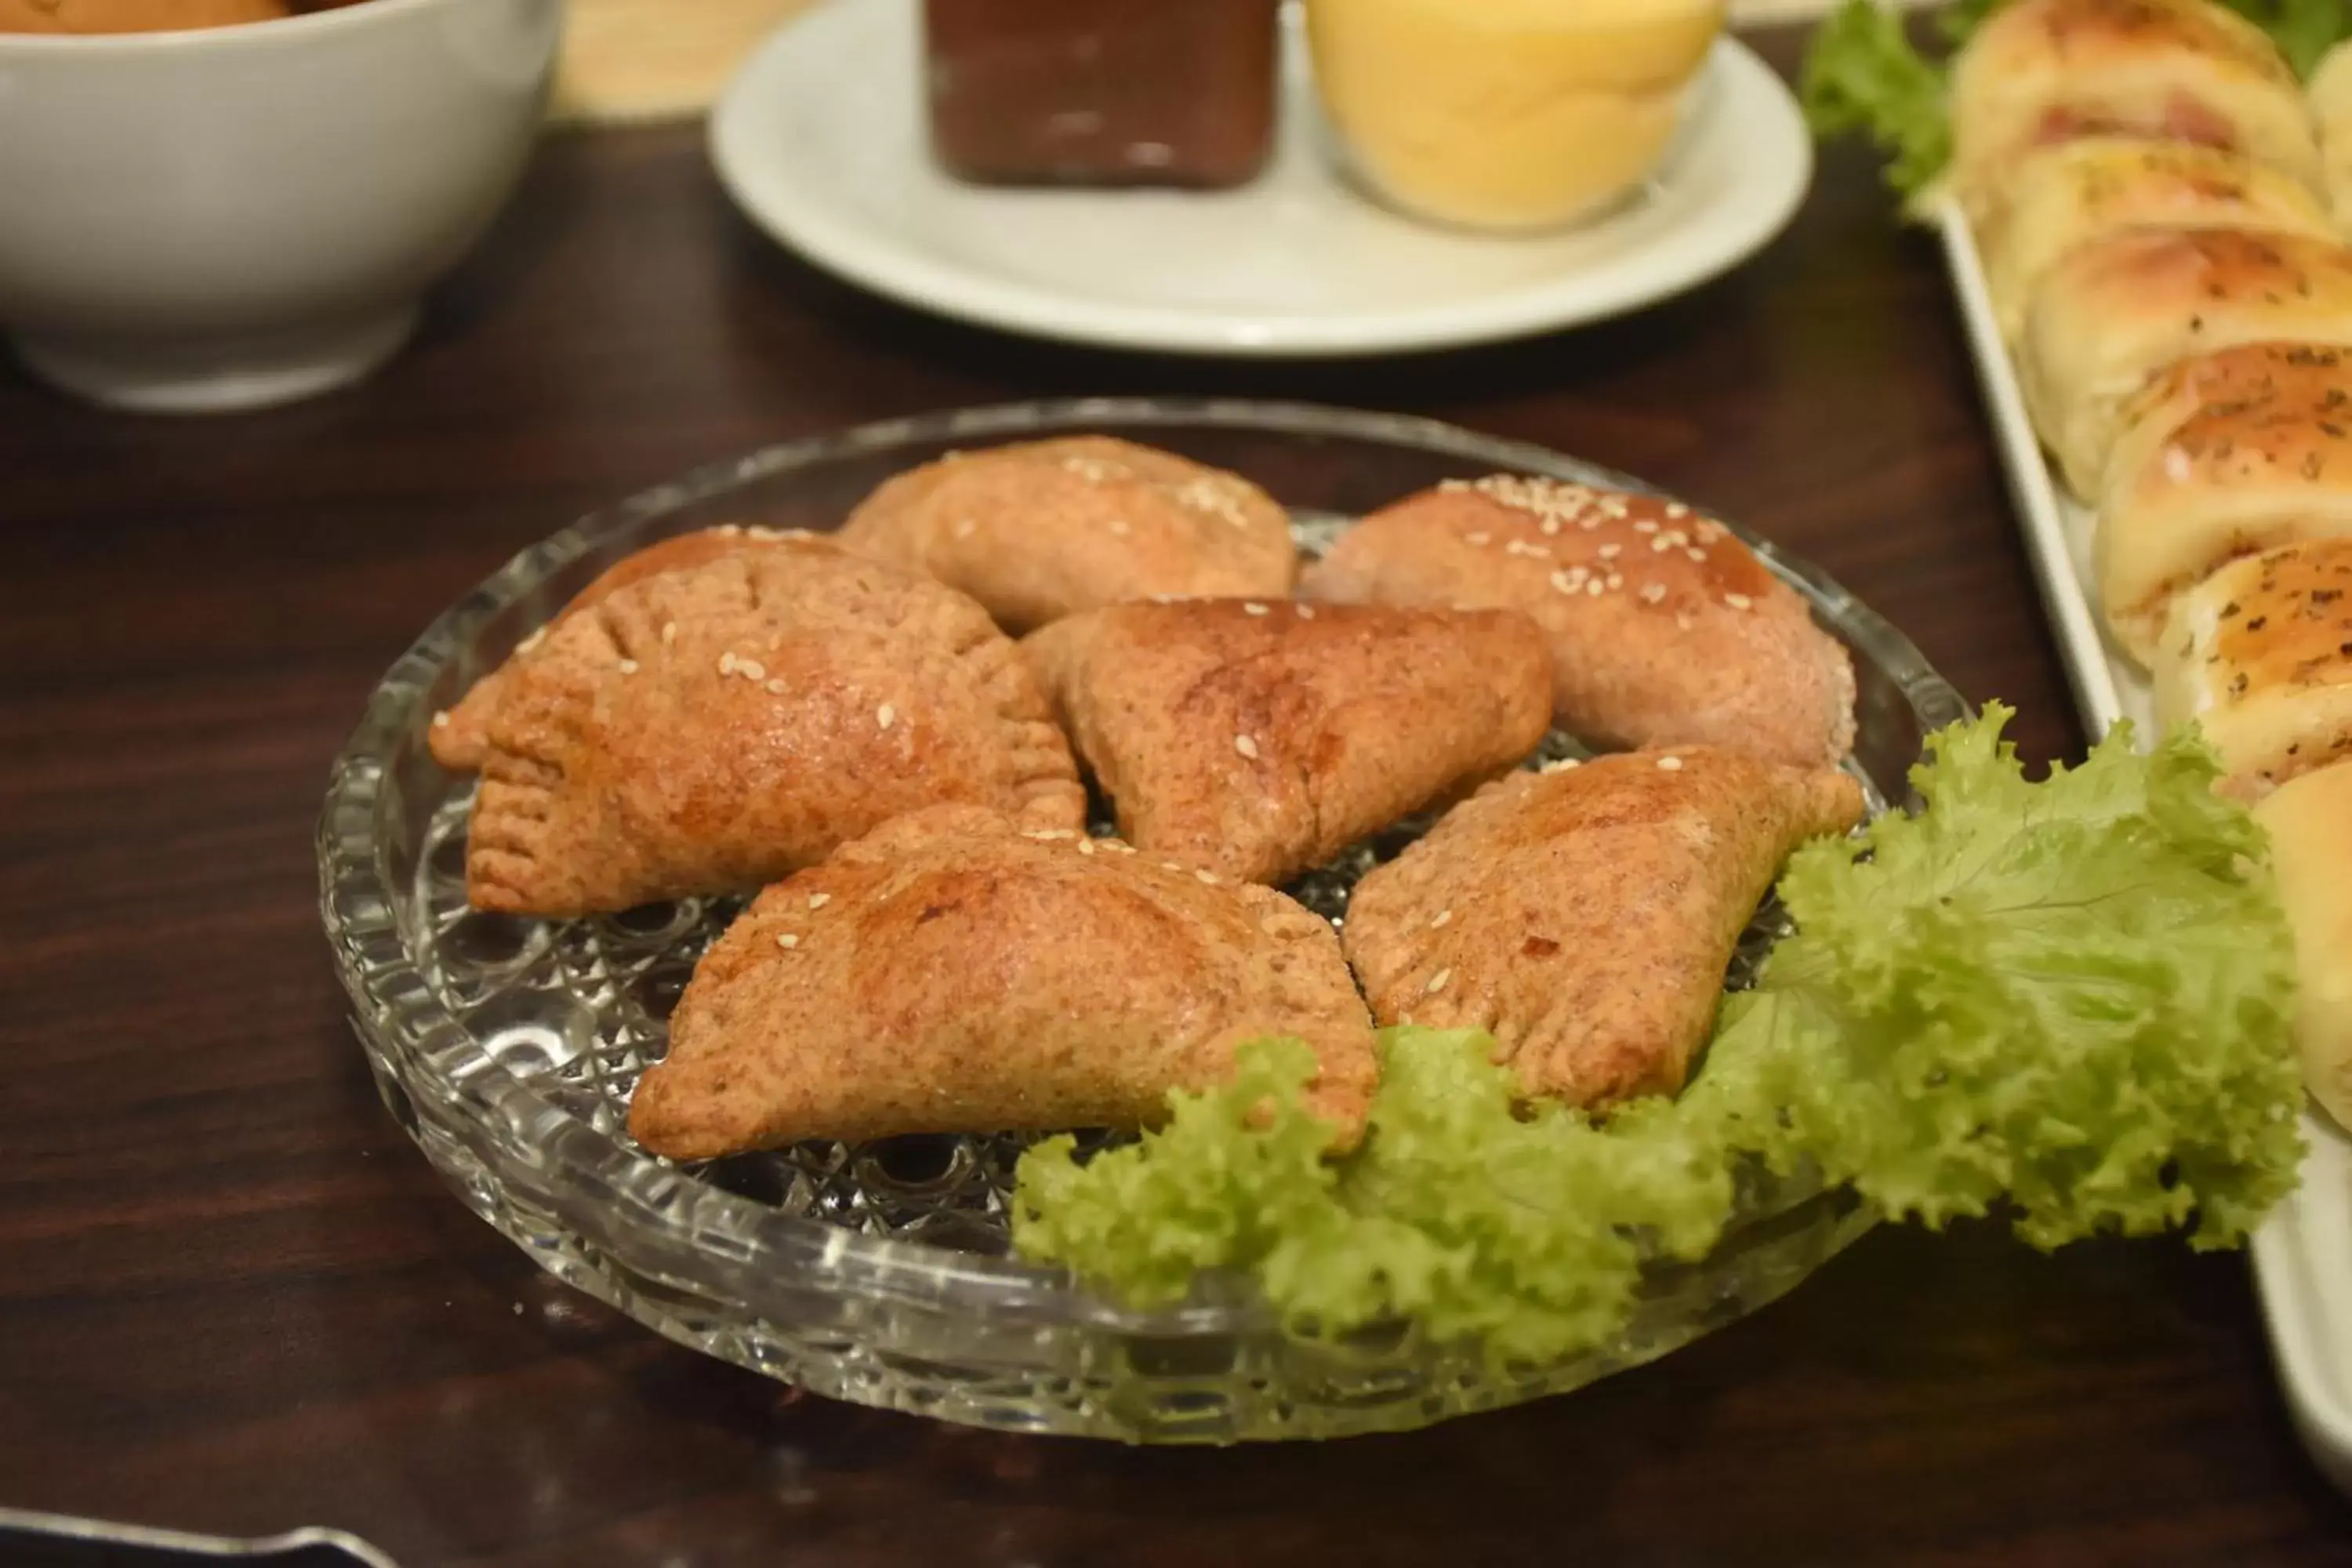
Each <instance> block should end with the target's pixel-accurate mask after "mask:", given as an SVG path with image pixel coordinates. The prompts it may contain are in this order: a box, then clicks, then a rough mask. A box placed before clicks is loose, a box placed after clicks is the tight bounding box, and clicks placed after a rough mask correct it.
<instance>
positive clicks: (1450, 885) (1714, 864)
mask: <svg viewBox="0 0 2352 1568" xmlns="http://www.w3.org/2000/svg"><path fill="white" fill-rule="evenodd" d="M1862 812H1863V798H1862V788H1861V786H1860V785H1859V784H1856V783H1855V782H1854V781H1853V779H1852V778H1850V777H1848V776H1847V775H1846V774H1844V773H1838V772H1835V771H1833V770H1832V769H1829V768H1820V767H1814V768H1791V767H1783V766H1780V765H1779V764H1777V763H1767V762H1763V761H1760V760H1759V759H1757V758H1755V757H1750V756H1747V755H1743V754H1742V753H1740V752H1730V751H1724V750H1719V749H1708V748H1685V749H1681V750H1675V751H1668V752H1620V753H1618V754H1617V755H1614V756H1608V757H1601V758H1599V759H1596V760H1595V761H1593V762H1590V763H1584V764H1583V765H1581V766H1572V765H1571V766H1563V767H1555V768H1554V769H1553V770H1551V771H1548V772H1545V773H1515V774H1513V775H1512V776H1511V777H1509V778H1507V779H1505V780H1503V781H1502V782H1501V783H1499V784H1490V785H1488V786H1487V787H1486V789H1484V790H1482V791H1480V792H1479V793H1478V794H1477V795H1475V796H1473V797H1472V798H1471V799H1469V800H1467V801H1465V802H1464V803H1463V804H1462V805H1458V806H1455V807H1454V809H1453V810H1452V811H1451V812H1449V813H1447V814H1446V816H1445V818H1444V821H1442V822H1440V823H1439V824H1438V825H1437V826H1436V828H1435V829H1434V830H1433V832H1431V833H1430V834H1429V835H1428V836H1427V837H1424V838H1423V839H1421V840H1420V841H1419V842H1418V843H1415V844H1413V845H1412V846H1410V847H1407V848H1406V849H1405V851H1404V853H1403V854H1402V855H1400V856H1399V857H1397V858H1396V859H1394V860H1391V861H1390V862H1389V863H1388V864H1387V865H1385V866H1382V867H1381V868H1378V869H1376V870H1374V871H1372V872H1371V873H1370V874H1369V875H1367V876H1366V877H1365V878H1364V879H1363V880H1362V881H1361V882H1360V883H1358V884H1357V886H1356V890H1355V894H1354V896H1353V897H1352V898H1351V899H1350V900H1349V905H1348V919H1347V922H1346V930H1345V932H1344V934H1343V941H1344V942H1345V943H1346V947H1347V952H1348V960H1349V963H1352V964H1354V965H1355V969H1356V974H1357V976H1358V978H1359V979H1360V980H1361V981H1362V982H1363V985H1364V994H1366V995H1367V996H1368V997H1370V999H1371V1004H1372V1014H1373V1016H1375V1017H1376V1018H1378V1019H1379V1020H1380V1021H1381V1023H1382V1024H1384V1025H1387V1024H1405V1023H1411V1024H1422V1025H1428V1026H1435V1027H1439V1028H1462V1029H1469V1028H1478V1029H1486V1030H1490V1031H1492V1033H1493V1034H1494V1036H1495V1038H1496V1041H1497V1042H1498V1043H1499V1045H1500V1047H1501V1050H1500V1053H1499V1056H1498V1058H1497V1059H1498V1060H1501V1061H1504V1062H1506V1063H1507V1064H1508V1065H1509V1066H1510V1067H1511V1068H1512V1070H1513V1072H1514V1074H1515V1075H1516V1076H1517V1079H1518V1082H1519V1086H1520V1088H1521V1089H1523V1090H1524V1091H1525V1092H1526V1093H1527V1094H1528V1095H1530V1096H1538V1097H1550V1098H1553V1099H1558V1100H1567V1101H1569V1102H1570V1103H1571V1104H1576V1105H1598V1104H1602V1103H1608V1102H1613V1101H1616V1100H1624V1099H1627V1098H1630V1097H1633V1096H1635V1095H1643V1094H1653V1093H1658V1094H1663V1093H1671V1092H1673V1091H1674V1090H1675V1089H1678V1088H1680V1087H1681V1085H1682V1082H1683V1079H1684V1075H1685V1073H1686V1072H1687V1071H1688V1069H1689V1067H1690V1060H1691V1057H1692V1055H1693V1054H1694V1053H1695V1052H1696V1051H1697V1049H1698V1048H1699V1047H1700V1046H1701V1045H1703V1044H1704V1043H1705V1042H1706V1036H1707V1031H1708V1029H1709V1028H1710V1027H1711V1026H1713V1023H1714V1019H1715V1012H1716V1005H1717V1002H1718V1001H1719V1000H1720V999H1721V997H1722V994H1723V982H1724V975H1725V972H1726V970H1727V968H1728V967H1729V965H1730V963H1731V955H1732V951H1733V949H1734V948H1735V947H1736V946H1737V945H1738V941H1739V933H1740V932H1741V931H1743V930H1744V929H1746V927H1747V925H1748V921H1750V920H1751V919H1753V918H1754V916H1755V913H1756V907H1757V905H1758V904H1759V902H1760V901H1762V900H1763V897H1764V894H1765V892H1766V890H1767V889H1769V888H1770V887H1771V885H1772V882H1773V879H1775V878H1776V877H1778V876H1779V875H1780V866H1781V863H1782V862H1783V861H1785V860H1786V859H1787V858H1788V856H1789V852H1790V850H1791V849H1793V848H1795V847H1796V846H1797V845H1799V844H1801V843H1802V842H1803V841H1804V840H1806V839H1808V838H1811V837H1816V836H1818V835H1821V834H1825V833H1837V832H1842V831H1843V830H1844V829H1846V828H1848V827H1851V826H1853V824H1854V823H1856V822H1857V821H1859V820H1861V817H1862Z"/></svg>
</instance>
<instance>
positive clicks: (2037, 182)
mask: <svg viewBox="0 0 2352 1568" xmlns="http://www.w3.org/2000/svg"><path fill="white" fill-rule="evenodd" d="M2008 189H2009V199H2008V200H2007V201H2006V202H2004V203H2003V204H2002V205H2001V206H2000V209H1999V210H1998V211H1997V212H1996V213H1995V214H1993V215H1991V216H1988V217H1987V218H1986V219H1985V221H1984V222H1983V223H1982V224H1981V225H1980V226H1979V227H1978V230H1977V239H1978V242H1979V246H1980V247H1981V248H1982V250H1983V254H1984V262H1985V284H1986V287H1987V289H1989V290H1990V293H1991V295H1992V303H1993V314H1994V317H1995V319H1996V320H1997V321H1999V323H2000V331H2001V336H2002V337H2003V338H2005V339H2007V340H2009V341H2011V342H2015V341H2016V338H2017V334H2018V331H2019V330H2020V329H2021V327H2022V326H2023V325H2024V324H2025V310H2026V302H2027V300H2030V299H2031V298H2032V292H2033V289H2034V286H2035V285H2036V284H2038V283H2040V282H2041V281H2042V276H2043V275H2044V274H2045V273H2047V272H2048V271H2049V270H2050V268H2052V267H2053V266H2055V265H2056V264H2057V263H2058V262H2059V261H2060V260H2062V259H2063V258H2065V257H2066V256H2067V255H2068V254H2069V253H2071V252H2073V251H2074V250H2077V249H2080V248H2081V247H2083V246H2084V245H2086V244H2088V243H2090V242H2091V241H2092V240H2095V239H2098V238H2101V237H2105V236H2106V235H2110V234H2119V233H2122V232H2123V231H2125V230H2126V229H2140V228H2169V229H2191V228H2235V229H2241V230H2244V231H2246V232H2249V233H2280V234H2302V235H2310V236H2313V237H2316V238H2320V239H2333V238H2335V237H2336V224H2335V219H2334V217H2333V216H2331V215H2330V214H2329V212H2328V210H2327V208H2326V205H2324V204H2323V203H2322V202H2321V201H2320V199H2319V198H2318V197H2317V196H2315V195H2313V194H2312V192H2311V191H2310V189H2309V188H2308V187H2307V186H2305V185H2304V184H2301V183H2299V182H2298V181H2295V180H2293V179H2290V178H2288V177H2287V176H2286V175H2284V174H2280V173H2279V172H2278V171H2277V170H2276V169H2273V168H2271V167H2270V166H2268V165H2267V164H2263V163H2256V162H2254V161H2253V160H2252V159H2251V158H2248V157H2246V156H2244V155H2243V154H2242V153H2223V152H2219V151H2216V150H2215V149H2213V148H2210V147H2200V146H2196V145H2193V144H2191V143H2188V142H2146V141H2139V140H2136V139H2132V138H2127V137H2115V136H2095V137H2089V138H2086V139H2084V140H2082V141H2077V142H2059V143H2057V144H2055V145H2053V146H2048V147H2043V148H2040V149H2038V150H2036V151H2034V152H2032V153H2028V154H2027V155H2026V156H2025V157H2024V158H2022V159H2021V160H2020V162H2019V163H2018V165H2017V168H2016V170H2015V172H2014V173H2013V174H2011V176H2010V184H2009V187H2008Z"/></svg>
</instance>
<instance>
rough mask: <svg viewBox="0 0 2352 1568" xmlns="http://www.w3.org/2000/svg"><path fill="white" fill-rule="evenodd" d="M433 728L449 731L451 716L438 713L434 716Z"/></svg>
mask: <svg viewBox="0 0 2352 1568" xmlns="http://www.w3.org/2000/svg"><path fill="white" fill-rule="evenodd" d="M433 727H434V728H435V729H436V730H446V729H447V728H448V727H449V715H448V714H446V713H436V714H435V715H433Z"/></svg>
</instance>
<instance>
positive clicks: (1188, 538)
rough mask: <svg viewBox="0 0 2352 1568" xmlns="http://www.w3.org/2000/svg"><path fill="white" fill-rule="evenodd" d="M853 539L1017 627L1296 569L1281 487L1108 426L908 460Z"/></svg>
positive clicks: (1202, 593)
mask: <svg viewBox="0 0 2352 1568" xmlns="http://www.w3.org/2000/svg"><path fill="white" fill-rule="evenodd" d="M841 542H842V543H843V544H844V545H845V546H846V547H848V548H849V549H851V550H855V551H857V552H859V553H861V554H865V555H870V556H872V557H874V558H875V559H876V560H877V561H887V562H889V563H891V564H893V565H896V566H903V567H906V568H907V569H908V570H910V571H916V572H927V573H929V574H930V575H932V576H934V577H936V578H938V579H939V580H940V582H942V583H945V584H948V585H949V586H950V587H951V588H959V589H961V590H962V591H963V592H964V593H967V594H969V595H971V596H972V597H973V598H975V599H978V600H979V601H980V602H981V603H982V605H985V606H986V607H987V609H988V613H989V614H990V615H992V616H995V617H996V619H997V622H998V624H999V625H1001V626H1003V627H1004V628H1005V629H1006V630H1007V631H1012V632H1024V631H1028V630H1030V629H1031V628H1033V627H1035V626H1044V625H1045V624H1046V623H1047V622H1049V621H1054V620H1058V619H1060V618H1061V617H1062V616H1069V615H1076V613H1077V612H1078V611H1080V610H1090V609H1093V608H1095V607H1096V606H1097V605H1115V604H1118V603H1121V602H1123V601H1125V600H1129V599H1144V598H1150V597H1151V596H1153V595H1163V594H1164V595H1180V596H1183V597H1202V598H1210V597H1216V596H1219V595H1236V596H1241V597H1248V596H1251V595H1256V596H1260V597H1266V598H1277V599H1278V598H1283V597H1286V596H1287V595H1289V593H1290V584H1291V582H1292V580H1293V579H1294V578H1295V577H1296V576H1297V572H1298V556H1297V550H1296V549H1295V548H1294V547H1293V546H1292V544H1291V542H1290V517H1289V514H1288V513H1287V512H1286V511H1284V510H1283V509H1282V506H1281V504H1280V503H1279V502H1277V501H1276V500H1275V499H1274V498H1273V497H1271V496H1269V495H1267V494H1266V493H1265V491H1264V490H1262V489H1258V488H1257V487H1256V486H1255V485H1253V484H1251V483H1250V482H1249V481H1248V480H1246V479H1242V478H1240V477H1239V476H1237V475H1234V474H1229V473H1226V472H1224V471H1223V470H1222V469H1218V468H1206V467H1204V466H1202V464H1199V463H1195V462H1193V461H1192V460H1191V459H1190V458H1180V457H1177V456H1176V455H1175V454H1174V453H1172V452H1162V451H1160V450H1157V449H1156V448H1154V447H1139V446H1137V445H1136V444H1135V443H1134V442H1132V441H1121V440H1118V439H1116V438H1115V437H1108V436H1070V437H1057V438H1055V439H1054V440H1050V441H1030V442H1023V443H1019V444H1017V445H1013V446H1009V447H989V448H987V449H986V450H984V451H977V452H965V453H960V454H958V455H956V456H954V457H950V458H941V459H940V461H938V462H936V463H926V464H924V465H923V466H922V467H921V468H913V469H909V470H908V472H906V473H903V474H900V475H898V477H897V478H895V479H890V480H888V481H887V482H886V483H885V484H883V485H882V487H881V488H880V489H877V490H876V491H875V492H874V493H873V494H872V495H871V496H869V497H867V498H866V500H865V501H864V502H863V503H862V504H861V505H860V506H859V507H858V508H857V510H856V511H854V512H852V513H851V514H850V517H849V521H847V522H845V523H844V524H843V525H842V529H841Z"/></svg>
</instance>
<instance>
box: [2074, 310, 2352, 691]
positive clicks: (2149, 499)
mask: <svg viewBox="0 0 2352 1568" xmlns="http://www.w3.org/2000/svg"><path fill="white" fill-rule="evenodd" d="M2125 417H2126V419H2127V420H2130V421H2132V423H2130V424H2129V425H2128V426H2126V435H2125V436H2124V437H2123V438H2122V439H2121V440H2120V441H2118V442H2117V443H2116V447H2115V449H2114V453H2113V455H2112V457H2111V458H2110V460H2109V464H2108V470H2107V479H2106V486H2105V497H2104V498H2103V500H2102V503H2101V508H2100V521H2099V527H2098V531H2097V533H2096V534H2095V538H2094V542H2093V543H2094V548H2093V554H2094V557H2095V575H2096V579H2097V582H2098V584H2099V596H2100V600H2101V606H2102V608H2103V609H2104V610H2105V614H2106V618H2107V624H2108V626H2109V627H2110V628H2111V629H2112V630H2113V632H2114V633H2115V636H2116V640H2117V641H2119V642H2120V643H2122V644H2123V646H2124V647H2125V648H2126V651H2128V652H2129V653H2130V654H2131V655H2132V656H2133V657H2134V658H2137V659H2138V660H2140V662H2142V663H2143V664H2147V663H2151V662H2153V661H2155V660H2156V659H2157V657H2158V652H2157V649H2158V634H2159V632H2161V631H2162V629H2163V627H2164V625H2165V621H2166V617H2167V616H2168V614H2169V613H2170V610H2171V607H2172V604H2173V601H2174V599H2175V597H2176V596H2177V595H2182V594H2184V593H2186V592H2187V591H2188V590H2189V588H2190V587H2192V586H2193V585H2194V584H2196V583H2197V582H2198V581H2199V580H2200V579H2201V578H2203V577H2205V576H2206V575H2207V574H2209V573H2211V572H2213V571H2214V570H2215V569H2216V568H2218V567H2220V566H2221V564H2222V563H2225V562H2228V561H2230V560H2231V559H2232V558H2233V557H2236V556H2239V555H2243V554H2246V553H2247V552H2252V551H2261V550H2267V549H2271V548H2273V547H2274V546H2278V545H2283V544H2287V543H2291V542H2297V541H2314V540H2319V539H2325V538H2330V537H2339V536H2342V535H2346V534H2352V352H2347V351H2345V350H2341V349H2336V348H2328V347H2323V346H2317V345H2305V344H2298V343H2256V344H2250V345H2245V346H2242V347H2240V348H2236V349H2231V350H2229V351H2227V352H2225V353H2217V354H2210V355H2205V356H2201V357H2200V358H2198V359H2194V360H2188V361H2184V362H2182V363H2179V364H2178V365H2175V366H2174V367H2172V369H2171V370H2170V371H2168V373H2167V374H2165V375H2163V376H2161V377H2159V378H2158V380H2157V381H2156V382H2154V383H2152V384H2150V385H2149V386H2148V388H2147V391H2146V392H2145V393H2144V394H2143V395H2141V396H2140V397H2139V398H2137V399H2136V400H2134V401H2133V403H2132V404H2130V405H2128V407H2127V408H2126V415H2125ZM2232 596H2233V595H2230V594H2224V595H2221V598H2215V599H2211V600H2210V604H2213V605H2219V604H2221V603H2222V602H2223V601H2224V600H2226V599H2228V598H2230V597H2232ZM2172 640H2173V641H2174V642H2175V643H2176V644H2177V642H2178V640H2179V639H2178V637H2174V638H2173V639H2172Z"/></svg>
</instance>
